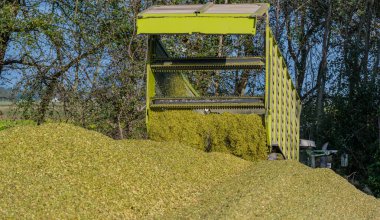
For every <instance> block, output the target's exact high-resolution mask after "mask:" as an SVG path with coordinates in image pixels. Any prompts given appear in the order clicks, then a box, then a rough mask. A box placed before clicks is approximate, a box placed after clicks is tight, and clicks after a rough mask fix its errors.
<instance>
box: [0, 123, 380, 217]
mask: <svg viewBox="0 0 380 220" xmlns="http://www.w3.org/2000/svg"><path fill="white" fill-rule="evenodd" d="M379 210H380V204H379V201H377V200H376V199H374V198H373V197H370V196H367V195H365V194H363V193H361V192H360V191H358V190H356V189H355V188H354V187H353V186H351V185H349V183H347V182H346V181H345V180H344V179H342V178H341V177H339V176H337V175H336V174H334V173H333V172H332V171H330V170H323V169H320V170H312V169H310V168H307V167H305V166H303V165H300V164H299V163H297V162H291V161H281V162H279V161H271V162H267V161H263V162H260V163H258V164H254V163H252V162H248V161H245V160H242V159H239V158H236V157H233V156H231V155H228V154H221V153H204V152H202V151H199V150H196V149H194V148H190V147H186V146H183V145H181V144H176V143H158V142H153V141H144V140H141V141H137V140H136V141H114V140H112V139H109V138H107V137H105V136H103V135H101V134H99V133H96V132H93V131H88V130H85V129H82V128H79V127H75V126H71V125H66V124H46V125H43V126H38V127H37V126H20V127H13V128H9V129H6V130H4V131H1V132H0V216H1V217H2V218H30V219H51V218H65V219H67V218H85V219H93V218H95V219H104V218H107V219H109V218H129V219H140V218H150V219H151V218H164V219H165V218H186V217H188V218H209V219H217V218H231V219H240V218H250V219H252V218H286V219H307V218H329V219H332V218H339V219H359V218H373V219H376V218H378V217H379V216H380V213H379Z"/></svg>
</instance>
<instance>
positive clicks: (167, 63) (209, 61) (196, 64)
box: [151, 57, 265, 71]
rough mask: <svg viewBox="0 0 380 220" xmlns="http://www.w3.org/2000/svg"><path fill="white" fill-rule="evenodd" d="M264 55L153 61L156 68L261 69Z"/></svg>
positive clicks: (152, 64) (153, 67) (153, 66)
mask: <svg viewBox="0 0 380 220" xmlns="http://www.w3.org/2000/svg"><path fill="white" fill-rule="evenodd" d="M264 65H265V59H264V58H263V57H206V58H172V59H170V58H168V59H156V60H153V62H152V63H151V68H152V69H154V70H158V71H160V70H219V69H261V68H262V67H263V66H264Z"/></svg>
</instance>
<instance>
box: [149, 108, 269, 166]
mask: <svg viewBox="0 0 380 220" xmlns="http://www.w3.org/2000/svg"><path fill="white" fill-rule="evenodd" d="M148 133H149V138H150V139H152V140H155V141H177V142H180V143H183V144H185V145H188V146H191V147H194V148H198V149H201V150H204V151H207V152H210V151H216V152H224V153H230V154H233V155H235V156H237V157H241V158H243V159H246V160H251V161H258V160H263V159H266V158H267V155H268V147H267V146H266V136H265V134H266V132H265V127H264V125H263V118H262V117H261V116H259V115H256V114H232V113H223V114H207V115H204V114H199V113H197V112H194V111H163V112H159V111H152V112H150V122H149V130H148Z"/></svg>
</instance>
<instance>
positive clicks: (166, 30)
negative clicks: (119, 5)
mask: <svg viewBox="0 0 380 220" xmlns="http://www.w3.org/2000/svg"><path fill="white" fill-rule="evenodd" d="M268 10H269V4H266V3H257V4H223V5H222V4H221V5H218V4H212V3H208V4H205V5H170V6H152V7H150V8H148V9H147V10H145V11H143V12H141V13H140V14H139V16H138V19H137V33H138V34H147V35H149V48H148V49H149V50H148V53H149V54H148V61H147V64H146V71H147V93H146V94H147V95H146V109H147V110H146V114H147V115H146V120H147V126H149V112H151V111H157V110H159V111H162V110H170V109H176V110H181V109H184V110H189V109H194V110H197V109H205V108H207V109H209V108H210V109H221V110H223V111H228V109H232V110H235V109H243V110H244V111H242V112H247V111H248V112H252V113H257V114H263V115H264V117H265V126H266V131H267V144H268V147H270V148H273V147H275V146H278V147H279V148H280V150H281V152H282V153H283V155H284V156H285V157H286V158H287V159H294V160H298V159H299V128H300V113H301V102H300V98H299V95H298V93H297V91H296V89H295V86H294V84H293V82H292V80H291V76H290V74H289V71H288V68H287V65H286V62H285V60H284V58H283V56H282V55H281V52H280V49H279V46H278V44H277V42H276V41H275V39H274V37H273V34H272V32H271V29H270V26H269V15H268ZM257 22H265V23H266V28H265V56H263V57H238V58H236V57H235V58H232V57H230V58H229V57H227V58H219V57H215V58H210V57H207V58H206V57H205V58H203V57H196V58H181V59H178V58H172V57H170V56H169V55H168V54H167V53H166V51H165V48H164V47H163V45H162V44H161V43H160V38H159V35H162V34H194V33H197V34H222V35H239V34H246V35H255V34H256V27H257ZM259 68H265V94H264V97H226V98H221V97H215V98H214V99H212V98H210V97H200V96H199V95H198V94H197V92H196V91H195V90H194V88H193V87H192V86H191V85H190V83H189V82H188V81H187V80H186V77H185V76H183V75H181V76H182V77H183V79H184V80H183V86H184V87H186V91H187V92H188V95H189V97H166V98H164V99H163V98H159V97H156V92H155V86H156V82H157V80H159V79H158V78H157V77H156V75H155V72H165V71H175V70H204V69H209V70H210V69H211V70H218V69H259ZM226 109H227V110H226ZM242 132H243V131H242Z"/></svg>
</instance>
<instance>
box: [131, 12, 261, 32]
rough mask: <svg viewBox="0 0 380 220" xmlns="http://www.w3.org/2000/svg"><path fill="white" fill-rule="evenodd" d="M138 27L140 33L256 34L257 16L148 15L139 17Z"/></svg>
mask: <svg viewBox="0 0 380 220" xmlns="http://www.w3.org/2000/svg"><path fill="white" fill-rule="evenodd" d="M160 16H162V15H160ZM137 28H138V29H137V30H138V31H137V33H138V34H193V33H200V34H231V33H234V34H256V18H255V17H249V16H246V17H241V16H240V17H239V16H235V17H234V16H224V15H219V16H207V17H205V16H181V17H172V16H167V17H165V18H162V17H148V18H141V19H137Z"/></svg>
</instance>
